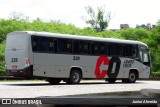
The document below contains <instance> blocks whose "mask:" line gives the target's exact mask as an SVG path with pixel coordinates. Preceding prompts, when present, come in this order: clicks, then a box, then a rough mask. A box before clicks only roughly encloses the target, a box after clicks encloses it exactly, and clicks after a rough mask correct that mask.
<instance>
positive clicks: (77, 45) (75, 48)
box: [73, 40, 80, 54]
mask: <svg viewBox="0 0 160 107" xmlns="http://www.w3.org/2000/svg"><path fill="white" fill-rule="evenodd" d="M79 50H80V42H79V41H78V40H73V53H74V54H79Z"/></svg>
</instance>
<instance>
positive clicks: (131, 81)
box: [128, 71, 137, 83]
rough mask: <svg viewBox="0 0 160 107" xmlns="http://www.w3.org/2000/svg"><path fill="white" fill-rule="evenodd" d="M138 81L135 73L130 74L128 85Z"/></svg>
mask: <svg viewBox="0 0 160 107" xmlns="http://www.w3.org/2000/svg"><path fill="white" fill-rule="evenodd" d="M136 80H137V74H136V72H134V71H131V72H130V73H129V78H128V83H135V82H136Z"/></svg>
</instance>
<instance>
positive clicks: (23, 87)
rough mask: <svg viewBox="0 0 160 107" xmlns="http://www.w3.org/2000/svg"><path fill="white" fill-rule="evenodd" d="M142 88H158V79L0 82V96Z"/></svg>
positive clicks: (61, 94) (30, 95)
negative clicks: (75, 82)
mask: <svg viewBox="0 0 160 107" xmlns="http://www.w3.org/2000/svg"><path fill="white" fill-rule="evenodd" d="M143 88H152V89H160V81H137V82H136V83H133V84H124V83H121V82H120V81H117V82H116V83H115V84H109V83H105V82H104V80H97V81H82V82H81V83H80V84H78V85H67V84H65V83H61V84H60V85H49V84H48V83H47V82H45V81H32V82H31V81H21V82H0V98H35V97H47V96H66V95H75V94H89V93H103V92H119V91H122V92H123V91H140V90H141V89H143Z"/></svg>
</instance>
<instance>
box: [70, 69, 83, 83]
mask: <svg viewBox="0 0 160 107" xmlns="http://www.w3.org/2000/svg"><path fill="white" fill-rule="evenodd" d="M81 78H82V74H81V72H80V71H79V70H78V69H74V70H72V71H71V73H70V78H69V79H68V81H67V84H78V83H79V82H80V81H81Z"/></svg>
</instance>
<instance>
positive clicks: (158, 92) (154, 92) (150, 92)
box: [141, 89, 160, 98]
mask: <svg viewBox="0 0 160 107" xmlns="http://www.w3.org/2000/svg"><path fill="white" fill-rule="evenodd" d="M141 94H142V95H144V96H147V97H152V98H153V97H154V98H155V97H156V98H160V89H141Z"/></svg>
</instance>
